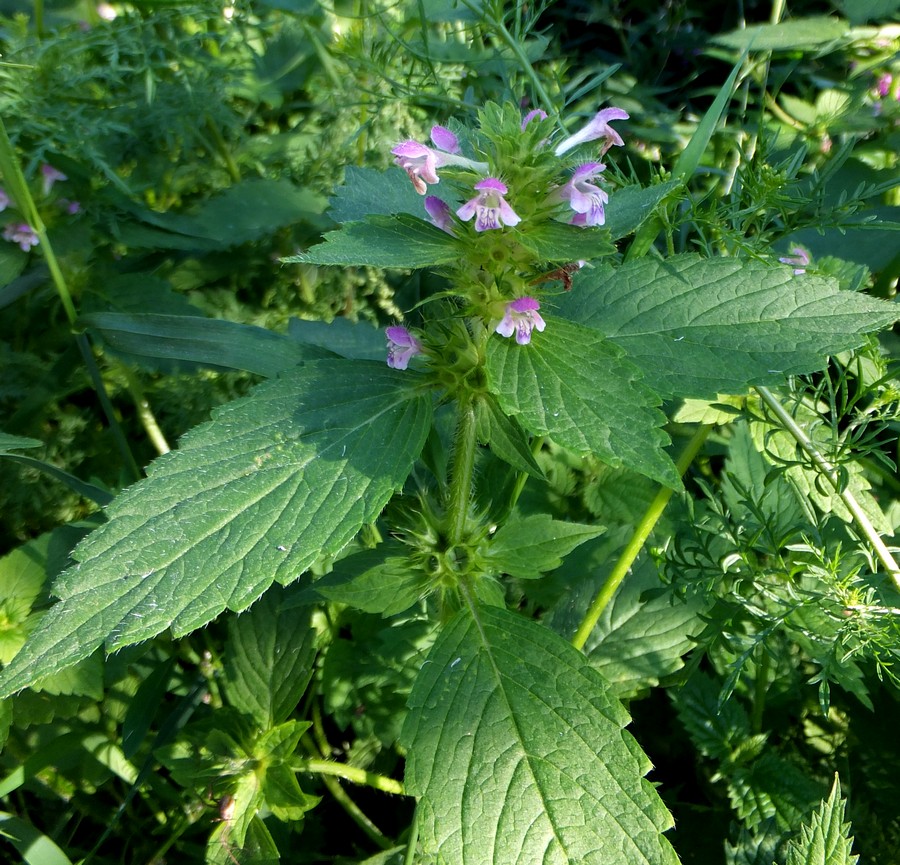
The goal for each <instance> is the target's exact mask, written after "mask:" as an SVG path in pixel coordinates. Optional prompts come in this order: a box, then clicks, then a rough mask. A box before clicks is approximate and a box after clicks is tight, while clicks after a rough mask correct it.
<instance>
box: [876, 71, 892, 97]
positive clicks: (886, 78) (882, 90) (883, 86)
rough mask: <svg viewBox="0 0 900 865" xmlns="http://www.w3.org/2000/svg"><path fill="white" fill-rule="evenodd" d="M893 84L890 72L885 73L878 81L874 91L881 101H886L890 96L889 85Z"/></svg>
mask: <svg viewBox="0 0 900 865" xmlns="http://www.w3.org/2000/svg"><path fill="white" fill-rule="evenodd" d="M893 82H894V79H893V76H892V75H891V73H890V72H885V73H884V75H882V76H881V77H880V78H879V79H878V82H877V84H876V85H875V90H876V91H877V93H878V95H879V96H880V97H881V98H882V99H886V98H887V97H888V96H889V95H890V92H891V84H893Z"/></svg>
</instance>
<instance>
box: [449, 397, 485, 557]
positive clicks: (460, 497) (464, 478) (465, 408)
mask: <svg viewBox="0 0 900 865" xmlns="http://www.w3.org/2000/svg"><path fill="white" fill-rule="evenodd" d="M475 432H476V430H475V406H474V404H473V403H472V401H471V399H469V400H466V401H465V402H463V401H460V404H459V426H458V427H457V429H456V442H455V448H454V451H453V470H452V476H451V478H450V497H449V501H448V503H447V517H448V524H449V527H450V529H449V534H450V538H449V539H450V543H451V544H452V545H454V546H455V545H456V544H459V543H461V542H462V540H463V539H464V538H465V536H466V520H467V518H468V515H469V502H470V501H471V498H472V476H473V474H474V472H475V453H476V451H477V449H478V443H477V441H476V440H475Z"/></svg>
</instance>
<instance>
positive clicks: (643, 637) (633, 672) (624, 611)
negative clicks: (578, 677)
mask: <svg viewBox="0 0 900 865" xmlns="http://www.w3.org/2000/svg"><path fill="white" fill-rule="evenodd" d="M660 587H661V583H660V579H659V572H658V570H657V568H656V565H655V564H654V563H653V561H652V560H651V559H649V558H646V557H645V558H642V559H641V560H640V561H639V563H638V564H637V565H636V566H635V567H634V568H633V569H632V571H631V572H630V573H629V574H628V576H627V577H626V578H625V580H624V582H623V583H622V585H621V586H620V587H619V589H618V591H617V592H616V594H615V595H614V596H613V599H612V600H611V601H610V603H609V604H607V605H606V608H605V609H604V611H603V615H602V616H601V617H600V620H599V621H598V622H597V625H596V627H595V628H594V630H593V631H591V634H590V636H589V637H588V641H587V643H586V644H585V650H586V652H587V656H588V661H589V662H590V663H591V666H593V667H594V668H595V669H597V670H599V671H600V672H601V673H602V674H603V676H604V678H606V679H607V680H608V681H609V683H610V685H611V686H612V688H613V690H614V691H615V693H616V696H618V697H620V698H625V697H634V696H636V695H637V694H639V693H641V692H643V691H646V690H647V689H649V688H655V687H656V686H657V685H658V684H659V682H660V680H661V679H663V678H665V677H666V676H670V675H672V674H673V673H675V672H677V671H678V670H680V669H681V668H682V667H684V662H683V661H682V657H683V656H684V655H685V654H686V653H687V652H689V651H690V650H691V649H692V648H694V645H695V643H694V641H693V640H692V639H691V636H692V635H694V634H699V633H700V632H701V631H702V630H703V627H704V623H703V620H702V619H701V618H700V616H701V614H702V613H703V612H704V604H703V602H702V600H701V599H700V598H697V597H694V598H691V599H690V600H688V601H685V600H682V599H681V598H679V597H677V595H676V594H675V592H674V591H672V590H671V589H670V590H667V591H664V592H661V593H658V594H654V595H652V596H651V597H650V598H649V600H643V599H642V597H641V596H642V595H643V593H644V592H646V591H648V590H652V589H659V588H660Z"/></svg>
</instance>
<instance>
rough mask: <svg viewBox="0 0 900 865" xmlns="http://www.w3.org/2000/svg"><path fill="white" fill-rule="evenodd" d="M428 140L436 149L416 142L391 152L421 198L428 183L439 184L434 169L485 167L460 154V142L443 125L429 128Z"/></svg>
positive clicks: (474, 168)
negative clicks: (449, 166) (454, 166)
mask: <svg viewBox="0 0 900 865" xmlns="http://www.w3.org/2000/svg"><path fill="white" fill-rule="evenodd" d="M431 141H432V142H433V144H434V146H435V147H437V148H438V149H437V150H435V149H434V148H433V147H428V146H427V145H426V144H420V143H419V142H418V141H401V142H400V143H399V144H398V145H397V146H396V147H395V148H394V149H393V150H391V153H393V154H394V162H395V163H396V164H397V165H399V166H400V167H401V168H402V169H403V170H404V171H405V172H406V173H407V174H408V175H409V179H410V180H411V181H412V183H413V186H415V188H416V192H418V193H419V195H424V194H425V193H426V192H427V190H428V187H427V186H426V184H428V183H440V178H439V177H438V175H437V170H438V169H439V168H441V167H443V166H444V165H461V166H463V167H465V168H470V169H472V170H473V171H484V170H485V169H486V168H487V165H486V164H485V163H483V162H475V161H473V160H471V159H466V157H465V156H460V155H459V139H457V137H456V136H455V135H454V134H453V133H452V132H451V131H450V130H449V129H447V128H446V127H445V126H433V127H432V128H431Z"/></svg>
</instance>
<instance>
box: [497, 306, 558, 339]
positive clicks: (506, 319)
mask: <svg viewBox="0 0 900 865" xmlns="http://www.w3.org/2000/svg"><path fill="white" fill-rule="evenodd" d="M540 308H541V305H540V304H539V303H538V302H537V301H536V300H535V299H534V298H533V297H520V298H517V299H516V300H512V301H510V302H509V303H508V304H506V314H505V315H504V316H503V318H502V319H501V321H500V324H498V325H497V327H496V328H494V330H495V332H496V333H499V334H500V336H512V335H513V334H515V335H516V342H517V343H519V345H528V343H529V342H531V332H532V331H533V330H537V331H539V332H540V331H542V330H543V329H544V328H545V327H546V326H547V325H546V322H545V321H544V319H543V318H541V314H540V313H539V312H538V310H539V309H540Z"/></svg>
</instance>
